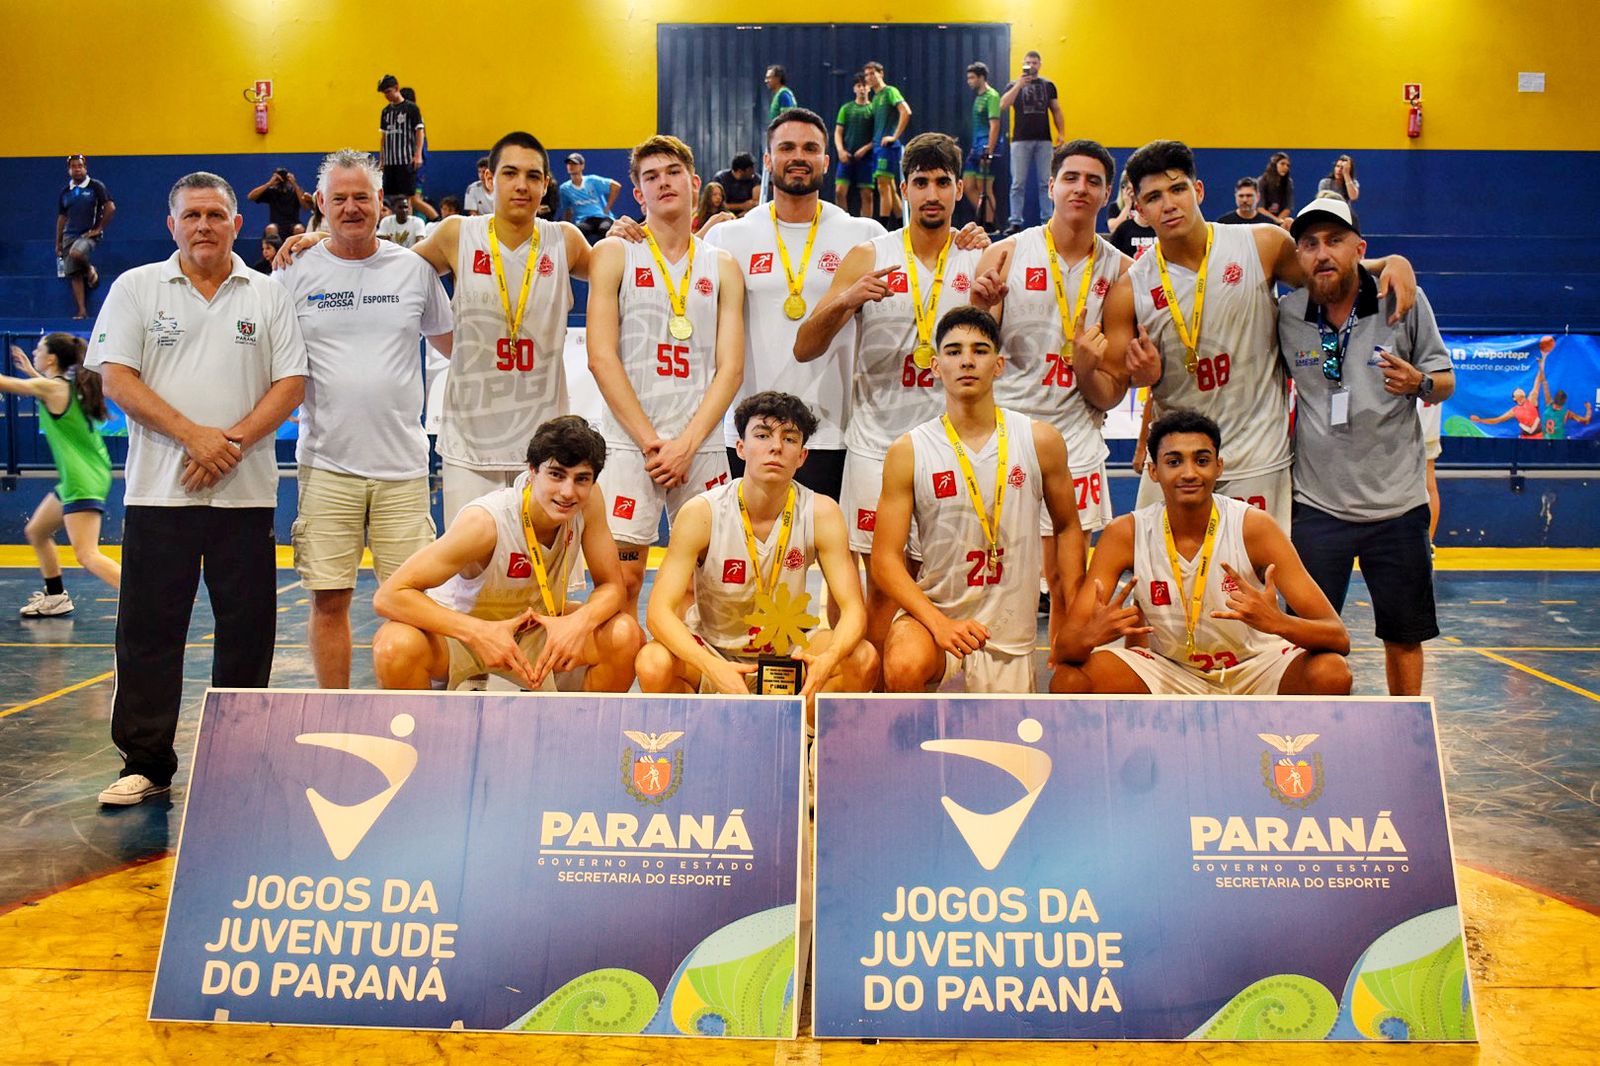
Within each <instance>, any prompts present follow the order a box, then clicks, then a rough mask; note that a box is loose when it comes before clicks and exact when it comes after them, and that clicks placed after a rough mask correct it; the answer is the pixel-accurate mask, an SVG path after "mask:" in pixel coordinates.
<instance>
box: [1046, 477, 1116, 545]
mask: <svg viewBox="0 0 1600 1066" xmlns="http://www.w3.org/2000/svg"><path fill="white" fill-rule="evenodd" d="M1072 499H1073V502H1075V503H1076V504H1077V505H1078V525H1080V526H1082V527H1083V531H1084V532H1085V533H1093V532H1094V531H1095V530H1097V529H1104V528H1105V527H1106V523H1108V522H1110V521H1111V483H1110V482H1109V481H1107V480H1106V464H1105V461H1104V460H1101V462H1100V465H1099V466H1097V467H1094V468H1093V469H1091V470H1074V471H1073V472H1072ZM1055 531H1056V524H1055V522H1053V521H1052V520H1051V518H1050V510H1049V508H1047V507H1041V508H1040V509H1039V536H1041V537H1048V536H1051V535H1052V534H1054V533H1055Z"/></svg>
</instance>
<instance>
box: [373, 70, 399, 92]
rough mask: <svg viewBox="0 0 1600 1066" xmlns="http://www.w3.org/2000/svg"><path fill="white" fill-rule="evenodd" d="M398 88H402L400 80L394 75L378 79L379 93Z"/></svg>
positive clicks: (386, 75)
mask: <svg viewBox="0 0 1600 1066" xmlns="http://www.w3.org/2000/svg"><path fill="white" fill-rule="evenodd" d="M398 88H400V79H399V78H397V77H395V76H394V75H393V74H385V75H384V76H383V77H382V78H379V79H378V91H379V92H380V93H381V92H383V91H384V90H385V89H398Z"/></svg>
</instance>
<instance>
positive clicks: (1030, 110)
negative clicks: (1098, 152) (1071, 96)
mask: <svg viewBox="0 0 1600 1066" xmlns="http://www.w3.org/2000/svg"><path fill="white" fill-rule="evenodd" d="M1043 63H1044V60H1043V59H1042V58H1041V57H1040V55H1039V53H1038V52H1029V53H1028V54H1027V55H1025V56H1023V57H1022V74H1021V75H1020V76H1019V77H1018V78H1017V79H1016V80H1015V81H1013V82H1012V83H1011V84H1010V85H1007V86H1006V91H1005V92H1004V93H1002V94H1001V95H1000V106H1001V107H1009V108H1010V109H1011V225H1010V226H1009V227H1008V228H1007V229H1006V235H1007V236H1010V235H1012V234H1015V233H1021V232H1022V227H1023V221H1022V202H1023V199H1024V190H1026V189H1027V187H1028V182H1029V181H1030V180H1031V181H1033V182H1035V183H1036V187H1037V189H1038V190H1039V221H1040V222H1049V221H1050V207H1051V203H1050V193H1049V185H1050V153H1051V152H1052V151H1054V149H1055V146H1056V145H1057V144H1059V143H1060V140H1061V137H1062V136H1064V133H1063V131H1064V130H1065V129H1066V126H1067V123H1066V120H1065V119H1064V118H1062V115H1061V101H1060V100H1059V99H1057V97H1056V83H1055V82H1053V81H1051V80H1050V79H1049V78H1041V77H1039V67H1040V66H1041V65H1042V64H1043ZM1052 118H1054V119H1055V122H1056V132H1055V134H1054V135H1052V134H1051V132H1050V120H1051V119H1052Z"/></svg>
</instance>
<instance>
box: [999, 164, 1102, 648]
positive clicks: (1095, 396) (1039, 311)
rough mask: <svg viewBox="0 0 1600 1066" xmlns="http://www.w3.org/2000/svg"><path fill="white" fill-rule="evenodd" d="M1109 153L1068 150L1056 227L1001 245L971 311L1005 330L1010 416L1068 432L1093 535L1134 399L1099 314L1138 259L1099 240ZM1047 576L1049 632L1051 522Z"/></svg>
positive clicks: (1082, 517) (1054, 601)
mask: <svg viewBox="0 0 1600 1066" xmlns="http://www.w3.org/2000/svg"><path fill="white" fill-rule="evenodd" d="M1116 173H1117V168H1116V163H1115V161H1114V160H1113V159H1112V158H1111V153H1110V152H1108V151H1106V150H1105V149H1104V148H1103V147H1101V146H1100V145H1099V144H1098V143H1096V142H1095V141H1085V140H1078V141H1068V142H1067V143H1065V144H1063V145H1061V147H1059V148H1057V149H1056V150H1055V153H1054V155H1053V156H1052V157H1051V166H1050V181H1049V185H1048V190H1049V195H1050V202H1051V203H1052V204H1053V205H1054V208H1053V210H1052V211H1051V213H1050V218H1049V220H1048V221H1047V222H1046V223H1045V224H1044V225H1041V226H1036V227H1034V228H1033V229H1027V230H1023V231H1022V232H1021V233H1019V234H1017V235H1016V236H1014V237H1008V238H1006V239H1005V240H1003V241H1000V242H998V243H997V244H995V245H993V246H992V247H991V248H990V249H989V250H988V251H987V252H985V253H984V255H983V259H982V260H980V261H979V263H978V280H977V283H976V284H975V285H973V288H972V305H973V306H974V307H980V308H983V309H984V310H986V311H989V312H990V313H991V314H993V315H994V317H995V318H996V319H997V320H998V321H999V323H1000V350H1001V351H1002V352H1004V353H1005V356H1006V367H1005V371H1004V372H1003V373H1001V375H1000V377H999V378H997V379H996V380H995V383H994V395H995V402H996V403H998V404H999V405H1000V406H1001V407H1002V408H1004V409H1005V410H1007V411H1016V412H1017V413H1018V414H1024V415H1027V416H1028V417H1029V418H1032V419H1036V420H1038V421H1042V422H1047V423H1049V424H1050V425H1052V426H1054V427H1056V429H1058V430H1060V431H1061V436H1062V437H1063V438H1064V439H1065V440H1066V442H1067V454H1068V455H1069V456H1071V457H1072V491H1073V495H1074V496H1075V497H1076V503H1077V505H1078V525H1079V526H1080V527H1081V528H1082V529H1083V531H1084V532H1085V533H1090V532H1093V531H1096V530H1099V529H1101V528H1103V527H1104V526H1105V524H1106V523H1107V522H1109V521H1111V486H1110V485H1109V484H1108V483H1107V482H1106V457H1107V456H1108V455H1110V450H1109V449H1108V448H1107V447H1106V442H1105V438H1104V437H1103V436H1102V435H1101V431H1100V427H1101V426H1102V425H1103V424H1104V422H1105V412H1106V411H1108V410H1109V409H1111V408H1112V407H1115V406H1116V405H1117V404H1118V403H1120V402H1121V401H1122V398H1123V396H1124V395H1126V394H1127V391H1128V372H1127V368H1126V367H1124V366H1123V365H1122V363H1121V360H1120V359H1119V360H1111V359H1108V358H1106V347H1107V345H1106V339H1105V335H1104V333H1103V332H1102V331H1101V329H1100V312H1101V308H1102V305H1103V302H1104V300H1105V298H1106V296H1107V294H1108V293H1110V291H1111V287H1112V286H1113V285H1115V284H1116V283H1117V281H1118V280H1119V279H1121V277H1122V275H1124V274H1126V273H1127V272H1128V266H1129V264H1130V263H1132V262H1133V260H1131V259H1129V258H1128V257H1127V256H1125V255H1123V254H1122V253H1121V252H1119V251H1117V250H1116V249H1115V248H1113V247H1112V246H1111V242H1109V241H1107V240H1106V239H1105V238H1104V237H1097V236H1096V235H1095V232H1094V230H1095V222H1096V221H1097V220H1098V218H1099V216H1100V212H1101V210H1102V209H1104V207H1105V206H1106V203H1107V201H1108V200H1109V199H1110V198H1111V183H1112V182H1113V181H1114V180H1116ZM1039 532H1040V534H1041V535H1042V536H1043V537H1044V538H1045V543H1044V575H1045V580H1046V582H1047V584H1048V585H1049V588H1050V633H1051V634H1052V635H1054V633H1055V632H1056V629H1057V628H1058V627H1059V625H1060V621H1061V619H1062V618H1064V617H1065V616H1066V609H1067V601H1066V599H1065V598H1064V596H1063V595H1062V592H1061V587H1060V582H1059V581H1057V580H1056V573H1055V545H1054V544H1053V543H1052V541H1051V534H1050V523H1049V519H1048V516H1045V520H1044V522H1043V523H1042V524H1041V525H1040V528H1039Z"/></svg>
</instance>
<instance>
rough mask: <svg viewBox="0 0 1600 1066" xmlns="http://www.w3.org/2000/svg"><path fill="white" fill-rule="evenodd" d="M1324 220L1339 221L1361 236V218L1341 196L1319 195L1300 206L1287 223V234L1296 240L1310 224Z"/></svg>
mask: <svg viewBox="0 0 1600 1066" xmlns="http://www.w3.org/2000/svg"><path fill="white" fill-rule="evenodd" d="M1326 221H1332V222H1341V223H1343V224H1344V225H1346V226H1348V227H1350V229H1351V230H1352V231H1353V232H1354V233H1355V235H1356V236H1357V237H1359V236H1361V220H1360V219H1358V218H1357V217H1356V213H1355V212H1354V211H1352V210H1351V209H1350V204H1349V203H1348V202H1346V201H1345V199H1344V197H1342V196H1319V197H1317V198H1316V199H1315V200H1312V201H1311V202H1310V203H1309V204H1306V205H1305V206H1304V207H1302V208H1301V209H1300V210H1299V211H1297V212H1296V213H1295V216H1294V222H1292V223H1290V225H1289V236H1291V237H1293V238H1294V239H1295V240H1297V241H1298V240H1299V239H1300V234H1302V233H1304V232H1305V231H1306V230H1308V229H1310V228H1311V226H1312V224H1314V223H1317V222H1326Z"/></svg>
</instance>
